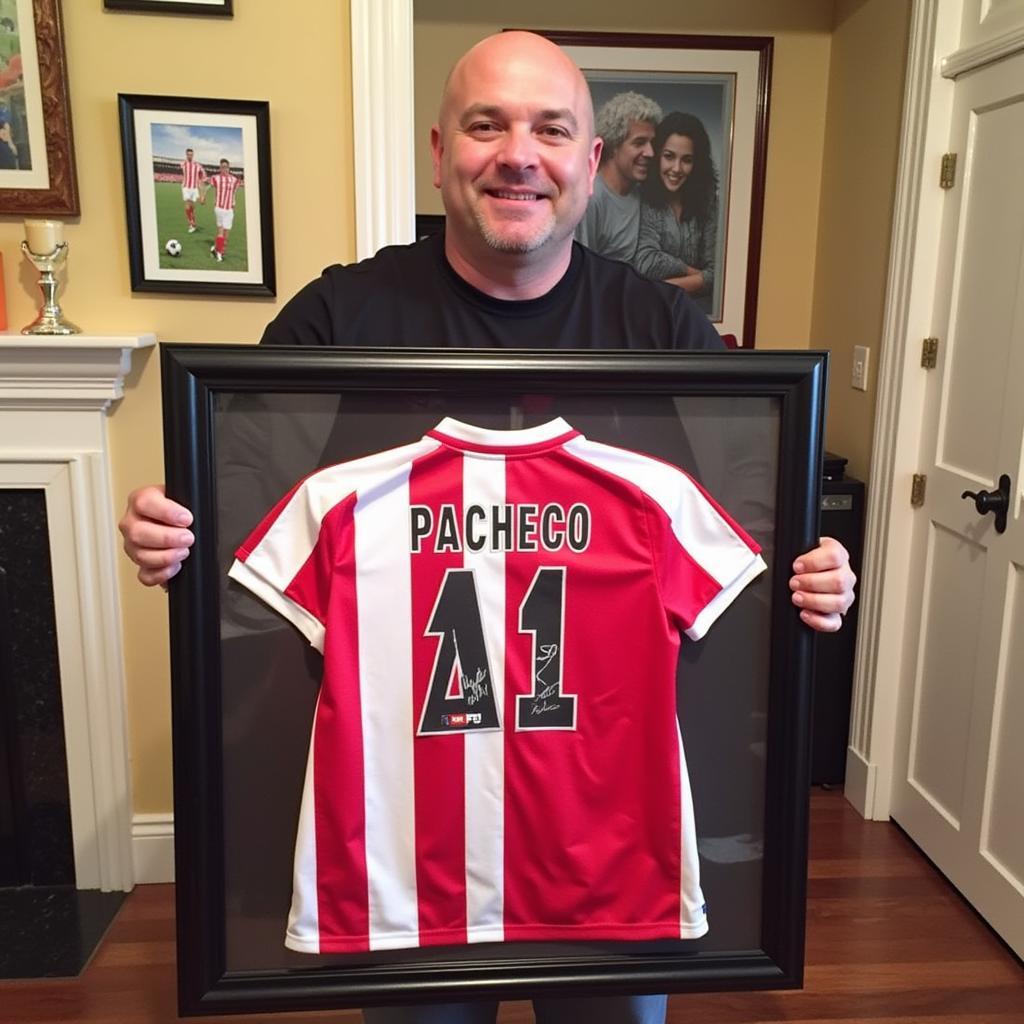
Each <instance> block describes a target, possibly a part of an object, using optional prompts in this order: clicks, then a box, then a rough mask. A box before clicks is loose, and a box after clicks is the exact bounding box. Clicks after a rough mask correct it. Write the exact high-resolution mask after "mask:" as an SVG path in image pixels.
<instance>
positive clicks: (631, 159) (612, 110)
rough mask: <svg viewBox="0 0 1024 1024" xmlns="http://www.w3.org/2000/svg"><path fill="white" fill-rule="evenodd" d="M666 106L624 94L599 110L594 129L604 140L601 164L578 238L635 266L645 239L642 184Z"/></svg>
mask: <svg viewBox="0 0 1024 1024" xmlns="http://www.w3.org/2000/svg"><path fill="white" fill-rule="evenodd" d="M660 120H661V108H660V107H659V106H658V104H657V103H655V102H654V100H652V99H650V98H648V97H647V96H642V95H641V94H640V93H638V92H620V93H618V94H617V95H615V96H613V97H612V98H611V99H610V100H608V101H607V102H606V103H605V104H603V106H602V107H601V109H600V110H598V112H597V116H596V118H595V124H594V131H595V134H597V135H599V136H600V137H601V138H602V139H603V140H604V149H603V150H602V151H601V164H600V167H599V168H598V171H597V176H596V177H595V179H594V192H593V195H591V197H590V200H589V202H588V203H587V212H586V214H585V215H584V217H583V220H582V221H581V223H580V224H579V226H578V227H577V228H576V238H577V240H578V241H580V242H582V243H583V244H584V245H586V246H588V247H589V248H591V249H593V250H594V251H595V252H599V253H601V255H602V256H608V257H610V258H611V259H616V260H622V261H624V262H625V263H632V262H633V258H634V256H635V255H636V246H637V239H638V237H639V235H640V197H639V195H638V193H637V186H638V185H639V184H640V183H641V182H642V181H644V179H646V177H647V169H648V167H649V166H650V164H651V161H652V160H653V159H654V148H653V146H652V144H651V143H652V141H653V139H654V130H655V128H657V126H658V122H659V121H660Z"/></svg>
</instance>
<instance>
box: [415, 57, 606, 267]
mask: <svg viewBox="0 0 1024 1024" xmlns="http://www.w3.org/2000/svg"><path fill="white" fill-rule="evenodd" d="M581 86H582V88H581ZM585 89H586V86H585V84H584V83H581V81H580V79H579V76H578V74H576V73H575V69H574V68H572V66H571V65H567V64H566V62H564V61H562V60H561V59H560V58H556V57H552V56H548V55H547V54H546V53H545V52H543V51H542V50H540V49H538V48H536V47H534V48H530V47H526V48H524V49H523V50H521V51H517V50H516V49H515V48H514V47H513V46H512V45H511V44H505V45H504V46H502V45H501V44H499V45H498V46H497V47H492V48H490V49H488V50H486V51H484V52H481V53H472V54H471V55H470V56H469V57H468V58H467V59H466V60H465V61H464V63H463V64H462V65H460V66H459V67H458V68H457V69H456V71H455V72H454V73H453V76H452V80H451V81H450V82H449V87H448V93H447V96H446V103H445V106H444V110H443V112H442V123H441V124H439V125H437V126H435V128H434V130H433V131H432V132H431V150H432V154H433V160H434V185H435V186H437V187H439V188H440V189H441V195H442V198H443V200H444V206H445V211H446V213H447V217H448V221H447V225H448V226H447V231H448V235H449V239H450V240H451V241H453V242H454V243H455V244H456V245H458V246H460V247H461V248H462V249H463V250H465V251H467V252H475V253H476V254H477V255H478V256H479V255H480V253H481V252H482V251H486V250H490V251H491V252H503V253H520V254H524V253H531V252H536V251H538V250H545V251H552V250H554V249H557V248H558V247H559V245H560V243H564V244H565V245H566V246H568V245H569V244H571V237H572V232H573V230H574V229H575V227H576V225H577V224H578V223H579V221H580V220H581V219H582V217H583V214H584V212H585V210H586V206H587V198H588V197H589V195H590V192H591V189H592V186H593V180H594V172H595V170H596V169H597V158H598V155H599V153H600V142H599V141H598V140H595V139H593V138H592V135H593V131H592V127H591V116H592V115H591V112H590V107H589V97H588V96H587V95H586V93H585ZM481 243H483V244H482V245H481Z"/></svg>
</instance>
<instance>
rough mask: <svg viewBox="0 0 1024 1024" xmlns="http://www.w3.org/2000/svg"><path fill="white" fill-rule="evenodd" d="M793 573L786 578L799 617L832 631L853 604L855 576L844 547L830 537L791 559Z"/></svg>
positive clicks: (812, 627) (818, 628) (816, 626)
mask: <svg viewBox="0 0 1024 1024" xmlns="http://www.w3.org/2000/svg"><path fill="white" fill-rule="evenodd" d="M793 572H794V573H795V574H796V575H794V576H793V577H792V579H790V581H789V589H790V590H792V591H793V604H795V605H796V606H797V608H799V609H800V618H801V619H803V621H804V622H805V623H806V624H807V625H808V626H810V627H811V629H816V630H818V631H819V632H821V633H834V632H835V631H836V630H837V629H839V627H840V626H842V624H843V616H844V615H845V614H846V613H847V611H849V609H850V605H852V604H853V600H854V594H853V588H854V585H855V584H856V582H857V577H856V576H855V575H854V574H853V570H852V569H851V568H850V555H849V553H848V552H847V550H846V548H844V547H843V545H842V544H840V543H839V541H837V540H833V539H832V538H831V537H822V538H821V543H820V544H819V546H818V547H816V548H814V549H813V550H811V551H808V552H807V554H806V555H801V556H800V557H799V558H798V559H797V560H796V561H795V562H794V563H793Z"/></svg>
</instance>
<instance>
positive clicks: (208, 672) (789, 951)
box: [162, 344, 827, 1015]
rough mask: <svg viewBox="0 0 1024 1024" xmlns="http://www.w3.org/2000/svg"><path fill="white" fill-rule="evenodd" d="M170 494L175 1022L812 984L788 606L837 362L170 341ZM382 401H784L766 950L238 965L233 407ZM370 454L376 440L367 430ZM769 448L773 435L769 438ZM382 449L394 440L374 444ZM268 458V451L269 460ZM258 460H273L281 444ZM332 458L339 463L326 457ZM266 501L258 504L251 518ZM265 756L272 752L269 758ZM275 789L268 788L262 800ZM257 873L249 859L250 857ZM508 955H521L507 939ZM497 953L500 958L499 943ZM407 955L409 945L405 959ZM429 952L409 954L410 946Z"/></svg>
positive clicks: (794, 634)
mask: <svg viewBox="0 0 1024 1024" xmlns="http://www.w3.org/2000/svg"><path fill="white" fill-rule="evenodd" d="M162 372H163V401H164V436H165V460H166V467H167V493H168V495H170V496H172V497H173V498H175V499H176V500H178V501H180V502H182V503H183V504H185V505H186V506H188V507H189V508H191V509H192V510H193V513H194V515H195V524H196V526H195V532H196V538H197V539H196V543H195V546H194V548H193V550H192V554H191V556H190V557H189V559H188V560H187V561H186V562H185V563H184V565H183V568H182V571H181V572H180V573H179V574H178V576H177V577H176V578H175V579H174V580H173V582H172V583H171V585H170V587H169V601H170V624H171V656H172V680H173V687H172V689H173V692H172V715H173V737H174V814H175V818H174V820H175V851H176V877H177V879H178V883H177V891H176V900H177V945H178V960H177V962H178V995H179V1012H181V1013H182V1014H186V1015H196V1014H213V1013H252V1012H278V1011H300V1010H315V1009H338V1008H341V1007H348V1006H369V1005H394V1004H400V1003H415V1002H421V1001H438V1000H445V1001H450V1000H465V999H469V998H502V999H517V998H520V999H521V998H529V997H532V996H534V995H543V996H571V995H576V994H581V993H591V994H593V993H595V992H596V993H606V994H607V993H630V992H667V991H670V992H682V991H719V990H749V989H767V988H793V987H799V986H800V985H801V984H802V978H803V955H804V917H805V898H806V868H807V826H808V799H809V778H810V709H811V681H812V675H811V673H812V661H813V647H814V641H813V633H812V631H810V630H809V629H807V628H806V627H804V626H803V625H802V624H801V623H800V621H799V618H798V616H797V615H796V613H795V611H794V610H793V608H792V605H791V602H790V600H789V597H790V592H789V587H788V580H789V570H788V566H789V564H790V563H791V562H792V560H793V558H795V557H796V555H797V554H799V553H801V552H804V551H806V550H808V549H810V548H811V547H813V546H814V544H815V543H817V538H818V509H819V493H820V476H821V462H822V455H823V448H822V440H821V439H822V431H823V421H824V410H825V393H826V381H827V354H826V353H819V352H806V351H800V352H757V353H753V352H733V353H713V354H705V353H695V352H686V353H667V352H649V353H629V352H604V353H600V354H598V353H590V352H578V351H577V352H551V351H535V350H531V351H488V350H474V351H469V350H445V351H443V352H442V351H437V350H425V349H423V350H416V349H397V350H396V349H387V348H378V349H341V348H329V349H315V348H307V349H302V348H300V349H296V348H290V347H289V348H283V347H281V348H279V347H272V346H266V347H258V348H257V347H252V346H226V345H185V344H171V345H166V344H165V345H163V346H162ZM325 392H327V393H329V394H337V395H341V396H352V397H358V398H359V399H360V401H361V402H362V403H363V406H364V407H367V406H366V403H367V402H372V400H374V399H376V397H377V396H378V395H394V394H396V393H400V394H408V395H409V396H411V397H413V398H415V399H416V400H422V398H423V396H428V397H430V396H433V397H440V398H441V399H447V398H451V399H453V400H454V399H458V398H459V397H460V396H465V395H477V396H481V395H483V396H486V400H487V401H489V402H495V403H500V402H502V401H503V400H504V398H505V397H507V396H512V395H523V394H530V395H555V396H566V397H580V396H584V397H590V396H593V397H594V398H595V399H597V401H598V402H600V403H604V402H609V401H612V402H613V401H616V400H619V399H622V400H625V399H639V400H640V401H641V402H642V403H645V404H650V403H651V402H652V401H653V400H655V399H658V398H659V397H665V396H669V397H671V398H673V400H675V399H676V398H677V397H679V396H681V397H682V399H685V400H688V401H697V400H700V399H710V400H713V401H717V400H722V401H728V402H739V403H741V404H742V403H745V402H747V401H748V400H750V401H751V402H757V403H760V402H763V401H765V400H768V401H770V402H771V403H772V407H773V408H775V409H777V412H778V415H777V452H778V459H777V471H776V479H775V480H774V481H773V483H774V494H775V506H774V510H773V512H774V556H773V557H774V562H775V564H776V565H777V566H779V570H778V571H774V572H772V573H771V574H770V584H766V586H769V587H770V602H769V604H770V616H771V620H770V623H771V625H770V630H766V637H767V640H766V650H765V652H764V655H765V657H766V659H767V661H768V663H769V668H768V671H769V676H768V678H769V680H770V685H769V689H768V695H767V696H768V699H767V716H766V719H767V721H766V727H765V728H766V740H767V743H766V751H767V753H766V762H765V768H764V776H763V780H764V781H763V787H764V793H763V798H764V799H763V829H764V832H763V834H764V851H763V881H762V884H761V888H760V893H761V905H760V906H759V907H757V908H753V909H752V912H753V913H756V914H757V915H759V917H758V918H757V920H758V921H759V925H758V928H759V936H760V938H759V944H755V947H754V948H748V947H746V946H744V947H743V948H735V949H727V950H711V951H696V952H695V951H694V950H693V949H691V948H682V949H676V948H674V947H673V949H671V950H670V951H668V952H664V951H659V952H654V953H649V952H641V953H640V954H638V955H628V954H626V953H623V952H622V951H621V949H619V948H615V949H611V950H606V949H605V948H603V947H601V946H598V947H596V948H595V949H593V950H591V949H588V950H587V951H586V952H585V953H583V952H580V949H579V944H577V945H576V946H574V947H568V948H563V947H553V948H552V950H551V953H550V955H541V954H538V955H531V956H527V957H525V958H523V957H516V958H512V957H508V958H503V957H502V956H501V955H496V954H495V953H494V951H493V950H491V951H489V952H488V953H487V955H486V956H484V957H482V958H481V959H478V960H471V961H466V960H464V959H445V958H443V957H442V958H441V959H440V960H438V959H429V958H428V959H422V958H419V959H417V958H413V959H407V958H403V957H401V956H399V957H397V958H390V959H389V958H388V957H385V958H384V959H379V958H378V959H375V960H372V961H371V962H369V963H359V964H356V965H353V966H348V965H346V963H345V962H344V958H341V962H338V958H333V960H332V961H330V962H328V963H327V964H326V965H322V964H321V965H317V966H311V967H302V966H298V967H293V966H291V965H288V966H280V967H272V968H269V969H245V970H239V969H233V968H231V967H229V965H228V958H227V952H226V949H227V936H226V924H225V921H226V913H227V909H226V907H227V903H226V891H227V890H226V875H225V861H226V855H225V844H226V842H227V838H228V837H227V836H226V832H225V813H226V811H230V808H226V807H225V799H226V798H225V787H224V783H225V737H224V731H223V728H222V719H221V713H222V702H223V699H224V693H223V690H222V660H221V644H222V629H221V609H220V604H221V601H222V596H221V595H222V592H223V584H224V580H223V574H224V570H225V566H224V565H222V564H221V561H222V557H221V555H222V553H221V552H220V551H219V549H218V543H219V541H218V536H217V534H218V523H219V522H220V515H221V511H220V509H219V507H218V505H219V501H220V498H221V495H220V492H219V486H218V485H219V479H218V472H217V460H216V451H215V448H216V435H217V422H218V416H221V415H223V413H222V412H221V410H223V408H224V407H225V402H227V403H230V402H233V401H248V400H252V399H262V398H264V397H265V396H272V397H273V396H286V397H288V398H290V399H294V400H298V401H299V402H304V401H305V400H306V399H307V398H308V397H309V396H313V395H323V394H324V393H325ZM371 443H372V439H371ZM775 443H776V442H774V441H773V444H775ZM382 447H383V445H382ZM261 454H262V453H261ZM265 457H266V458H270V457H271V456H270V455H269V453H267V454H266V456H265ZM331 461H334V460H331ZM264 511H265V509H260V510H256V509H252V508H249V509H247V510H246V512H247V515H248V516H249V517H250V518H251V519H252V521H253V523H255V522H256V521H258V519H259V518H260V517H261V516H262V514H263V512H264ZM256 756H257V757H259V758H261V759H263V760H266V758H267V757H268V756H269V757H271V758H272V757H273V755H272V754H268V753H267V752H266V751H265V750H263V749H261V750H260V751H259V752H256ZM266 799H267V797H266V796H265V795H263V794H261V800H264V801H265V800H266ZM246 860H247V862H251V860H252V858H250V857H249V856H248V855H247V856H246ZM513 945H514V944H513ZM501 948H502V949H505V948H506V947H501ZM403 952H404V951H403ZM414 952H417V951H414Z"/></svg>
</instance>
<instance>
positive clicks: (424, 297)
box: [261, 235, 724, 350]
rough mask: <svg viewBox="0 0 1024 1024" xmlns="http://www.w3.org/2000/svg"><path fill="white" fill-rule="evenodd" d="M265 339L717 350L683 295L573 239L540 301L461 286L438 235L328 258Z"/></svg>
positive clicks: (712, 334) (715, 339) (713, 335)
mask: <svg viewBox="0 0 1024 1024" xmlns="http://www.w3.org/2000/svg"><path fill="white" fill-rule="evenodd" d="M261 344H265V345H357V346H363V345H379V346H383V347H403V348H404V347H410V346H416V347H426V348H582V349H644V350H649V349H709V350H717V349H722V348H723V347H724V346H723V343H722V340H721V338H720V337H719V335H718V332H717V331H716V330H715V329H714V327H712V326H711V324H710V323H709V321H708V319H707V317H706V316H705V315H704V313H703V312H701V310H700V309H699V308H698V307H697V306H696V305H695V304H694V302H693V301H692V300H691V299H690V298H689V296H688V295H687V294H686V293H685V292H684V291H682V289H680V288H676V287H675V286H674V285H670V284H665V283H664V282H660V281H650V280H648V279H647V278H644V277H641V276H640V275H639V274H638V273H637V272H636V271H635V270H633V268H632V267H630V266H627V265H626V264H625V263H620V262H618V261H616V260H610V259H607V258H605V257H604V256H599V255H598V254H597V253H594V252H592V251H590V250H589V249H587V248H585V247H584V246H582V245H580V244H579V243H574V244H573V249H572V259H571V261H570V264H569V269H568V271H567V272H566V274H565V276H564V277H563V278H562V279H561V280H560V281H559V282H558V284H556V285H555V287H554V288H552V289H551V291H549V292H548V293H547V294H546V295H542V296H541V297H540V298H537V299H526V300H505V299H495V298H492V297H491V296H489V295H485V294H484V293H483V292H480V291H478V290H477V289H476V288H473V287H472V286H471V285H469V284H467V283H466V282H465V281H464V280H463V279H462V278H461V277H459V275H458V274H456V273H455V271H454V270H452V268H451V266H450V265H449V263H448V260H447V259H446V258H445V255H444V236H443V235H436V236H434V237H432V238H428V239H425V240H423V241H420V242H415V243H414V244H412V245H393V246H388V247H387V248H384V249H382V250H381V251H380V252H378V253H377V254H376V255H375V256H372V257H371V258H370V259H367V260H363V261H362V262H361V263H355V264H352V265H350V266H345V267H343V266H340V265H337V264H336V265H334V266H331V267H328V268H327V269H326V270H325V271H324V272H323V274H322V275H321V276H320V277H319V278H318V279H317V280H315V281H313V282H312V283H310V284H308V285H307V286H306V287H305V288H303V289H302V291H300V292H299V293H298V294H297V295H296V296H295V297H294V298H293V299H291V301H289V302H288V304H287V305H286V306H285V307H284V309H282V310H281V312H280V313H279V314H278V316H277V317H276V318H275V319H274V320H273V321H272V322H271V323H270V324H269V325H268V326H267V329H266V331H265V332H264V334H263V338H262V339H261Z"/></svg>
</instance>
